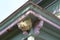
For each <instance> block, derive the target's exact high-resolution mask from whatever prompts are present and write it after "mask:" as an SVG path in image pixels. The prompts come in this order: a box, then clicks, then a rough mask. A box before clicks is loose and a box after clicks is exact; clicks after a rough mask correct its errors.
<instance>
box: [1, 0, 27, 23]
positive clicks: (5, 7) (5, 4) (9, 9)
mask: <svg viewBox="0 0 60 40" xmlns="http://www.w3.org/2000/svg"><path fill="white" fill-rule="evenodd" d="M27 1H28V0H1V1H0V22H2V21H3V20H4V19H5V18H7V17H8V16H9V15H10V14H12V13H13V12H14V11H15V10H16V9H18V8H19V7H21V6H22V5H23V4H24V3H26V2H27Z"/></svg>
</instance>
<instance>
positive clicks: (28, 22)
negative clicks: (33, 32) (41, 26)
mask: <svg viewBox="0 0 60 40" xmlns="http://www.w3.org/2000/svg"><path fill="white" fill-rule="evenodd" d="M31 27H32V21H31V19H30V18H29V19H26V20H22V21H21V22H19V23H18V28H19V29H21V30H22V31H27V30H29V29H30V28H31Z"/></svg>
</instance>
